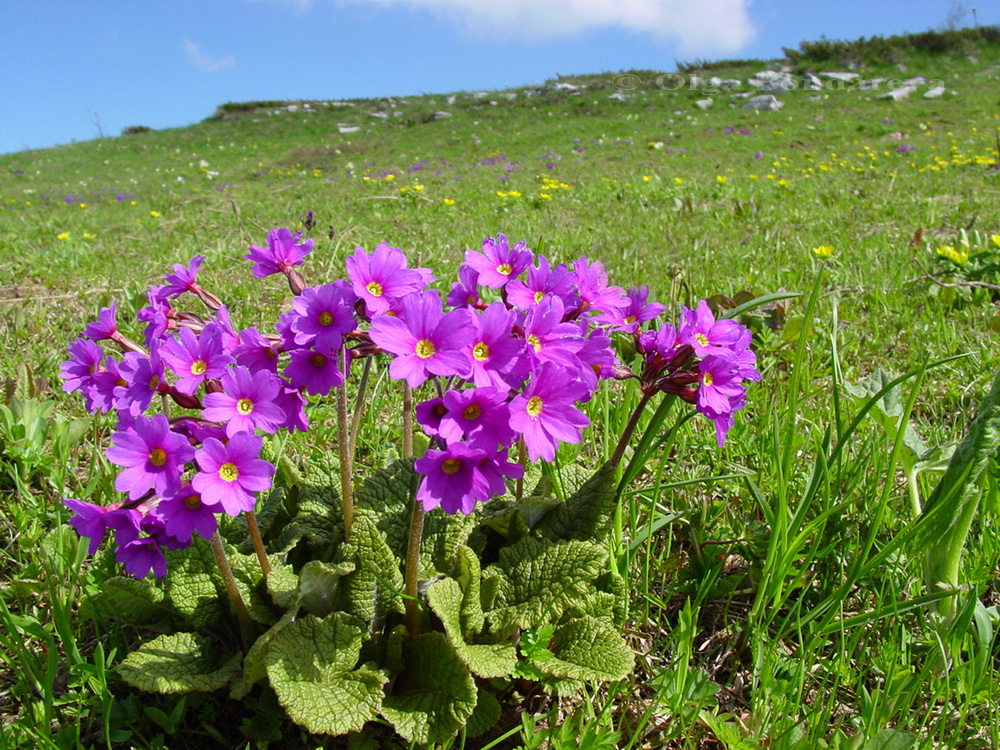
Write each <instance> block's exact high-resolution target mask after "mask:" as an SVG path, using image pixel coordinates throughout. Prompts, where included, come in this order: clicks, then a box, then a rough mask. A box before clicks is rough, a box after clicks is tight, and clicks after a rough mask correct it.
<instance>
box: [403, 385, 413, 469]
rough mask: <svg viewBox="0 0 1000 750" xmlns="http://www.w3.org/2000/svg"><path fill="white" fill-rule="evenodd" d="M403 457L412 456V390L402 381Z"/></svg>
mask: <svg viewBox="0 0 1000 750" xmlns="http://www.w3.org/2000/svg"><path fill="white" fill-rule="evenodd" d="M403 458H413V390H412V389H411V388H410V386H409V384H407V383H403Z"/></svg>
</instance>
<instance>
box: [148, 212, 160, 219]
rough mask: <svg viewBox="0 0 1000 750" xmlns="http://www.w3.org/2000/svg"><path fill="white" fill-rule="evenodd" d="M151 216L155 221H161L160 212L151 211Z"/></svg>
mask: <svg viewBox="0 0 1000 750" xmlns="http://www.w3.org/2000/svg"><path fill="white" fill-rule="evenodd" d="M149 215H150V216H152V217H153V218H154V219H159V218H160V212H159V211H150V212H149Z"/></svg>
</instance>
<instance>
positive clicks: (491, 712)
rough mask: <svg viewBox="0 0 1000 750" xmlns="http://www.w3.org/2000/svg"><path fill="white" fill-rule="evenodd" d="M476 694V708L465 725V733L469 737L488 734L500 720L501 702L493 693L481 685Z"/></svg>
mask: <svg viewBox="0 0 1000 750" xmlns="http://www.w3.org/2000/svg"><path fill="white" fill-rule="evenodd" d="M476 695H477V698H476V710H475V711H473V712H472V716H470V717H469V720H468V722H466V725H465V734H466V736H468V737H478V736H479V735H481V734H486V733H487V732H488V731H490V730H491V729H492V728H493V727H495V726H496V724H497V722H498V721H500V713H501V710H500V702H499V701H497V699H496V698H494V697H493V693H491V692H490V691H489V690H487V689H486V688H484V687H481V686H480V687H479V688H478V689H477V691H476Z"/></svg>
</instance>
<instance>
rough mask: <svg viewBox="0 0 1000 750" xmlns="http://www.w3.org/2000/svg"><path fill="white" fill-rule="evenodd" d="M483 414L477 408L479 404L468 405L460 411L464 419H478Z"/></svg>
mask: <svg viewBox="0 0 1000 750" xmlns="http://www.w3.org/2000/svg"><path fill="white" fill-rule="evenodd" d="M482 413H483V410H482V409H480V408H479V404H469V405H468V406H466V407H465V408H464V409H463V410H462V416H463V417H465V418H466V419H469V420H472V419H479V415H480V414H482Z"/></svg>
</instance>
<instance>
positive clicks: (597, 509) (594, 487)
mask: <svg viewBox="0 0 1000 750" xmlns="http://www.w3.org/2000/svg"><path fill="white" fill-rule="evenodd" d="M616 487H617V485H616V482H615V467H613V466H611V465H610V464H605V465H604V466H602V467H601V468H599V469H598V470H597V472H596V473H594V474H593V476H591V477H590V478H589V479H588V480H587V481H586V482H584V483H583V484H582V485H581V486H580V488H579V489H578V490H577V491H576V492H574V493H573V494H572V495H570V496H569V497H568V498H567V499H566V502H564V503H562V504H561V505H558V506H556V507H555V508H553V509H552V510H550V511H549V512H548V513H547V514H546V515H545V516H544V517H543V518H542V520H541V521H539V523H538V526H537V529H538V531H539V532H540V533H541V534H542V535H543V536H545V537H547V538H549V539H552V540H553V541H562V540H567V539H581V540H583V539H593V540H596V539H600V538H602V537H603V536H604V534H606V533H607V531H608V530H609V529H610V524H611V515H612V513H613V512H614V509H615V490H616Z"/></svg>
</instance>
